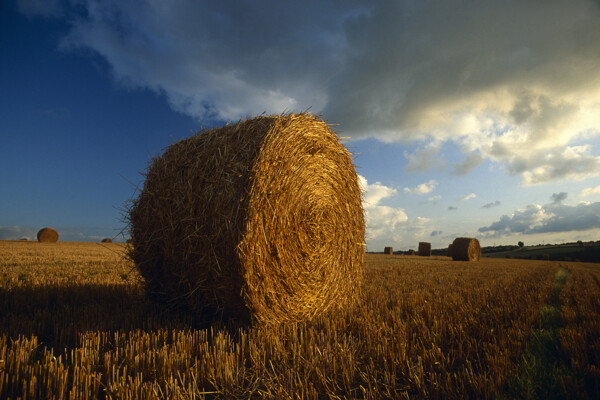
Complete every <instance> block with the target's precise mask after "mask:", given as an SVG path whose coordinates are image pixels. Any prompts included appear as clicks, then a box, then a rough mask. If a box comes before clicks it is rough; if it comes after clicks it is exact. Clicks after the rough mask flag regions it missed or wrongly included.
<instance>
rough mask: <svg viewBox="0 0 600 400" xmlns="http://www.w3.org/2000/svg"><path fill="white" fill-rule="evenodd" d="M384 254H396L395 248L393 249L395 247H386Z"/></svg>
mask: <svg viewBox="0 0 600 400" xmlns="http://www.w3.org/2000/svg"><path fill="white" fill-rule="evenodd" d="M383 254H390V255H391V254H394V249H393V248H391V247H385V248H384V249H383Z"/></svg>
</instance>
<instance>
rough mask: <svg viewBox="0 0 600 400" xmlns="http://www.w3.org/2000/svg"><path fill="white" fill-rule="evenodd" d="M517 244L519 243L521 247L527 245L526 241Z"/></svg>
mask: <svg viewBox="0 0 600 400" xmlns="http://www.w3.org/2000/svg"><path fill="white" fill-rule="evenodd" d="M517 244H518V245H519V247H523V246H525V243H523V242H519V243H517Z"/></svg>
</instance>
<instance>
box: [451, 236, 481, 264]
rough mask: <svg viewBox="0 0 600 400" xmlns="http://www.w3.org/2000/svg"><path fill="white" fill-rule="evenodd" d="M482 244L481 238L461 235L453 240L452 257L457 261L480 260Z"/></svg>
mask: <svg viewBox="0 0 600 400" xmlns="http://www.w3.org/2000/svg"><path fill="white" fill-rule="evenodd" d="M480 258H481V246H480V245H479V240H477V239H473V238H465V237H459V238H456V239H454V242H452V259H453V260H455V261H479V259H480Z"/></svg>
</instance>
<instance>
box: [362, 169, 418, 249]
mask: <svg viewBox="0 0 600 400" xmlns="http://www.w3.org/2000/svg"><path fill="white" fill-rule="evenodd" d="M359 182H360V185H361V187H362V189H363V207H364V210H365V219H366V223H367V233H366V236H367V243H378V242H380V241H381V240H387V241H392V240H394V241H399V240H401V239H400V237H399V235H398V234H397V233H396V230H397V229H398V228H400V225H402V224H404V223H406V221H407V220H408V216H407V215H406V213H405V212H404V210H403V209H401V208H394V207H390V206H386V205H381V204H380V202H381V201H382V200H383V199H385V198H388V197H391V196H392V195H394V194H395V193H396V192H397V190H396V189H393V188H390V187H387V186H385V185H382V184H381V183H380V182H376V183H374V184H369V183H368V182H367V179H366V178H365V177H363V176H360V175H359Z"/></svg>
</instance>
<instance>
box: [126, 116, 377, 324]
mask: <svg viewBox="0 0 600 400" xmlns="http://www.w3.org/2000/svg"><path fill="white" fill-rule="evenodd" d="M129 223H130V230H131V241H132V247H131V251H130V256H131V258H132V259H133V261H134V262H135V264H136V266H137V268H138V269H139V271H140V273H141V274H142V276H143V277H144V279H145V282H146V286H147V291H148V293H149V295H151V296H152V297H154V298H157V299H159V300H161V301H163V302H167V303H169V304H173V305H182V306H184V307H186V308H188V309H190V310H191V311H192V312H194V314H196V315H197V316H198V317H201V318H202V319H205V318H206V319H215V318H228V317H235V318H237V319H240V320H243V321H253V322H258V323H279V322H284V321H301V320H306V319H311V318H312V317H314V316H316V315H318V314H321V313H322V312H324V311H326V310H327V309H329V308H331V307H333V306H336V305H339V304H344V303H346V302H347V301H350V300H353V299H355V298H356V295H357V292H356V289H357V288H358V287H360V281H361V280H362V273H363V256H364V252H365V249H364V233H365V224H364V216H363V209H362V203H361V189H360V187H359V184H358V176H357V174H356V171H355V169H354V165H353V163H352V157H351V155H350V153H349V152H348V150H347V149H346V148H345V147H344V146H343V145H342V144H341V143H340V142H339V140H338V138H337V136H336V135H335V134H334V133H333V132H332V131H331V129H330V128H329V126H328V125H327V124H326V123H325V122H323V121H322V120H320V119H319V118H317V117H316V116H314V115H311V114H307V113H303V114H286V115H278V116H260V117H257V118H254V119H248V120H243V121H240V122H238V123H236V124H232V125H227V126H224V127H222V128H216V129H212V130H205V131H202V132H200V133H198V134H196V135H194V136H192V137H190V138H188V139H185V140H182V141H179V142H177V143H175V144H173V145H171V146H170V147H169V148H167V149H166V150H165V151H164V153H163V154H162V155H161V156H159V157H156V158H154V159H153V160H152V161H151V164H150V166H149V167H148V170H147V173H146V181H145V183H144V187H143V189H142V191H141V192H140V195H139V197H138V198H137V199H136V200H134V201H133V203H132V206H131V208H130V210H129Z"/></svg>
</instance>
